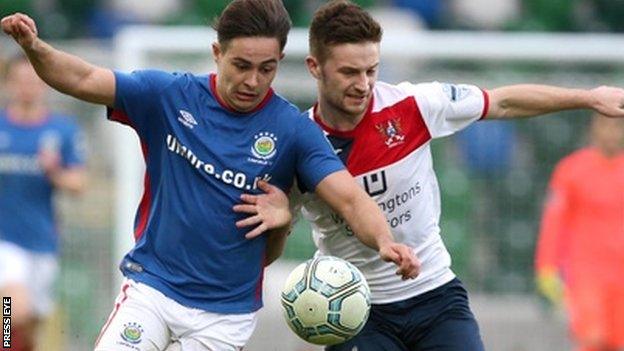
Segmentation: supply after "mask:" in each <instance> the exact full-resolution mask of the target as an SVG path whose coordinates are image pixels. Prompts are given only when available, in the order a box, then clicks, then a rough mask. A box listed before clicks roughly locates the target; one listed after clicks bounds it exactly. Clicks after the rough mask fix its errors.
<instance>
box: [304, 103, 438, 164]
mask: <svg viewBox="0 0 624 351" xmlns="http://www.w3.org/2000/svg"><path fill="white" fill-rule="evenodd" d="M373 104H374V101H373V99H372V98H371V101H370V104H369V107H368V110H367V112H366V114H365V115H364V117H363V118H362V120H361V121H360V123H358V125H357V126H356V127H355V129H353V130H351V131H338V130H335V129H332V128H331V127H329V126H327V125H326V124H325V123H323V121H322V120H321V118H320V117H319V116H318V113H316V106H315V107H314V111H315V112H314V118H315V120H316V122H317V123H318V124H319V125H321V127H322V128H323V129H324V130H325V131H327V132H328V133H329V134H331V135H335V136H337V137H343V138H353V139H354V143H353V148H352V149H351V153H350V155H349V158H348V159H347V164H346V166H347V169H348V170H349V172H350V173H351V174H352V175H353V176H357V175H360V174H363V173H366V172H369V171H372V170H374V169H379V168H382V167H385V166H388V165H391V164H393V163H395V162H397V161H400V160H401V159H403V158H404V157H406V156H407V155H409V154H410V153H412V152H413V151H414V150H416V149H418V148H419V147H420V146H422V145H423V144H425V143H426V142H427V141H429V140H431V135H430V134H429V130H428V129H427V126H426V125H425V122H424V120H423V118H422V115H421V114H420V110H419V109H418V105H417V104H416V100H415V99H414V97H412V96H408V97H406V98H405V99H403V100H401V101H399V102H396V103H394V104H393V105H390V106H386V107H384V108H383V109H382V110H380V111H377V112H372V107H373Z"/></svg>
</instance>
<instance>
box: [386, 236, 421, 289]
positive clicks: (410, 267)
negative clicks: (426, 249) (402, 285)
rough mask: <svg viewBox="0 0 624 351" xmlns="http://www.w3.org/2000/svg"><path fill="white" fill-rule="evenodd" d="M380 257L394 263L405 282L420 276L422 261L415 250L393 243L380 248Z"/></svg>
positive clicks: (397, 272)
mask: <svg viewBox="0 0 624 351" xmlns="http://www.w3.org/2000/svg"><path fill="white" fill-rule="evenodd" d="M379 256H380V257H381V259H382V260H384V261H386V262H394V263H395V264H396V265H397V266H399V268H398V269H397V271H396V274H397V275H400V276H401V278H402V279H403V280H406V279H414V278H416V277H417V276H418V274H420V260H419V259H418V257H416V254H414V250H413V249H412V248H411V247H409V246H407V245H404V244H399V243H395V242H392V243H390V244H387V245H383V246H381V247H380V248H379Z"/></svg>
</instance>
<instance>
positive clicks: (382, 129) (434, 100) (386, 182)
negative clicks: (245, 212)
mask: <svg viewBox="0 0 624 351" xmlns="http://www.w3.org/2000/svg"><path fill="white" fill-rule="evenodd" d="M487 110H488V95H487V93H486V92H485V91H482V90H481V89H479V88H478V87H476V86H472V85H455V84H445V83H438V82H432V83H423V84H411V83H407V82H405V83H401V84H399V85H390V84H386V83H383V82H378V83H377V84H376V85H375V88H374V91H373V98H372V102H371V104H370V106H369V110H368V111H367V113H366V115H365V116H364V118H363V119H362V121H361V122H360V123H359V124H358V125H357V127H356V128H355V129H354V130H352V131H349V132H341V131H336V130H332V129H331V128H329V127H328V126H326V125H324V124H323V122H322V121H320V120H319V119H317V118H315V117H314V116H315V108H312V109H310V111H309V117H310V118H312V119H315V120H316V122H317V123H318V124H319V125H321V127H322V128H323V130H324V131H325V133H326V136H327V138H328V139H329V141H330V142H331V143H332V145H333V147H334V149H335V151H336V153H337V154H338V156H339V157H340V158H341V159H342V161H343V162H344V163H345V165H346V166H347V169H348V170H349V172H351V174H352V175H353V176H354V177H355V178H356V179H357V181H358V182H359V183H360V185H361V186H362V187H363V188H364V189H365V190H366V192H367V193H368V194H369V195H370V196H371V197H372V198H373V199H374V200H375V202H377V205H378V206H379V207H380V209H381V210H382V211H383V213H384V215H385V216H386V219H387V221H388V224H389V226H390V227H391V229H392V233H393V234H394V238H395V240H396V241H397V242H401V243H404V244H406V245H409V246H411V247H413V248H414V249H415V252H416V254H417V256H418V258H419V259H420V260H421V263H422V271H421V273H420V275H419V276H418V277H417V278H416V279H413V280H407V281H403V280H401V278H400V277H399V276H397V275H396V274H395V272H396V269H397V268H396V266H395V265H394V264H393V263H388V262H383V261H382V260H381V259H380V258H379V255H378V253H377V252H376V251H375V250H373V249H371V248H369V247H367V246H365V245H364V244H362V243H361V242H360V241H359V240H358V239H357V238H356V237H355V236H354V235H353V232H352V231H351V230H350V228H349V226H348V225H347V224H346V222H345V221H344V220H343V219H342V218H341V217H340V216H338V215H337V214H336V213H334V212H333V211H332V210H331V209H330V208H329V207H328V206H327V205H326V204H325V203H324V202H323V201H322V200H320V199H319V198H317V197H316V195H315V194H313V193H306V194H303V195H301V194H298V196H301V198H300V199H294V201H298V202H300V203H301V204H302V205H303V207H302V214H303V216H304V218H305V219H307V220H308V221H309V222H310V223H311V225H312V233H313V238H314V242H315V244H316V246H317V248H318V252H317V255H333V256H338V257H341V258H343V259H346V260H348V261H349V262H351V263H353V264H354V265H355V266H356V267H358V268H359V269H360V270H361V271H362V272H363V273H364V275H365V276H366V278H367V280H368V284H369V286H370V289H371V293H372V303H375V304H380V303H390V302H396V301H401V300H405V299H407V298H410V297H413V296H416V295H420V294H422V293H424V292H426V291H429V290H432V289H435V288H437V287H439V286H441V285H443V284H445V283H447V282H449V281H450V280H452V279H453V278H454V277H455V275H454V273H453V272H452V271H451V269H450V265H451V258H450V255H449V253H448V251H447V250H446V247H445V246H444V244H443V242H442V238H441V237H440V226H439V220H440V190H439V187H438V181H437V179H436V176H435V172H434V170H433V163H432V158H431V150H430V141H431V139H433V138H439V137H443V136H447V135H450V134H453V133H454V132H456V131H458V130H461V129H463V128H465V127H466V126H468V125H469V124H471V123H472V122H474V121H476V120H479V119H480V118H482V117H484V116H485V114H486V113H487Z"/></svg>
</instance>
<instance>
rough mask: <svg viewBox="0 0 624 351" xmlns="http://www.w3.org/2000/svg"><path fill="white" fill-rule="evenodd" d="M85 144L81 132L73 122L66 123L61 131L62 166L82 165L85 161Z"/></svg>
mask: <svg viewBox="0 0 624 351" xmlns="http://www.w3.org/2000/svg"><path fill="white" fill-rule="evenodd" d="M85 154H86V146H85V137H84V134H83V132H82V131H81V130H80V128H78V126H77V125H75V124H74V123H68V124H67V128H66V130H65V132H64V133H63V144H62V146H61V158H62V164H63V167H68V168H69V167H75V166H82V165H84V163H85V158H86V156H85Z"/></svg>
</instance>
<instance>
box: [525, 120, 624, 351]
mask: <svg viewBox="0 0 624 351" xmlns="http://www.w3.org/2000/svg"><path fill="white" fill-rule="evenodd" d="M623 123H624V121H621V120H613V119H608V118H606V117H603V116H595V117H594V119H593V121H592V124H591V131H590V133H591V136H590V138H591V145H590V146H588V147H586V148H583V149H580V150H578V151H576V152H574V153H572V154H571V155H569V156H567V157H565V158H564V159H563V160H562V161H561V162H559V164H558V165H557V167H556V168H555V171H554V173H553V175H552V178H551V180H550V190H549V195H548V200H547V202H546V205H545V208H544V213H543V218H542V225H541V230H540V237H539V241H538V246H537V252H536V257H535V269H536V275H537V287H538V290H539V292H540V293H541V294H543V295H544V296H545V297H546V298H548V300H550V301H551V302H552V303H553V304H560V303H561V302H562V299H563V300H564V302H565V307H566V308H567V312H568V315H569V320H570V327H571V331H572V334H573V336H574V338H575V341H576V342H577V344H578V346H579V350H582V351H615V350H622V348H624V281H622V267H624V124H623Z"/></svg>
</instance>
